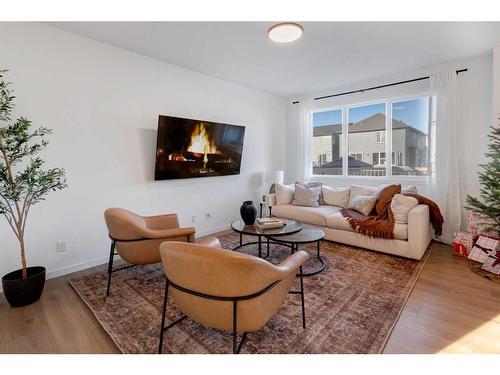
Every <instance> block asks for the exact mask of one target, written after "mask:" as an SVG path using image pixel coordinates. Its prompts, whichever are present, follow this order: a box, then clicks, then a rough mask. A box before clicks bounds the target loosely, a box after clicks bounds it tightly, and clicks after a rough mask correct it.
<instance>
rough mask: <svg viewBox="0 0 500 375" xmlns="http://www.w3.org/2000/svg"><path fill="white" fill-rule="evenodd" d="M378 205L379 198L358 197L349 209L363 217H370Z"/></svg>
mask: <svg viewBox="0 0 500 375" xmlns="http://www.w3.org/2000/svg"><path fill="white" fill-rule="evenodd" d="M375 203H377V197H376V196H374V195H372V196H369V195H357V196H355V197H354V198H353V199H352V200H351V201H350V202H349V206H347V208H349V209H351V210H355V211H358V212H360V213H362V214H363V215H365V216H366V215H369V214H370V212H372V210H373V207H375Z"/></svg>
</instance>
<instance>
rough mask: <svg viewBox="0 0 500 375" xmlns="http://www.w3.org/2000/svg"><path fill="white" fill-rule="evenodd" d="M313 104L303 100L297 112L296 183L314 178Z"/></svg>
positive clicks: (312, 101) (310, 100)
mask: <svg viewBox="0 0 500 375" xmlns="http://www.w3.org/2000/svg"><path fill="white" fill-rule="evenodd" d="M313 103H314V100H313V99H312V98H311V99H301V100H300V102H299V104H297V105H298V106H299V108H298V111H296V112H295V114H296V116H298V118H297V119H296V122H295V123H296V126H297V148H296V150H297V156H296V169H295V179H296V181H308V180H309V179H310V178H311V176H312V141H313V112H312V111H313Z"/></svg>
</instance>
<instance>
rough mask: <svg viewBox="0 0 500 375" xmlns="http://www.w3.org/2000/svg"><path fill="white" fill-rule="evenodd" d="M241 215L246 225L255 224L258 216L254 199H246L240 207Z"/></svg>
mask: <svg viewBox="0 0 500 375" xmlns="http://www.w3.org/2000/svg"><path fill="white" fill-rule="evenodd" d="M240 215H241V218H242V219H243V222H244V223H245V225H253V224H254V223H255V219H256V218H257V207H255V205H254V204H253V201H245V202H243V204H242V205H241V207H240Z"/></svg>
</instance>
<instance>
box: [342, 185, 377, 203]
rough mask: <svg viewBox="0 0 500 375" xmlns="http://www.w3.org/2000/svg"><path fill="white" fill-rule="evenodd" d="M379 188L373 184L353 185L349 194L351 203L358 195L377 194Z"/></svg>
mask: <svg viewBox="0 0 500 375" xmlns="http://www.w3.org/2000/svg"><path fill="white" fill-rule="evenodd" d="M376 190H377V188H375V187H371V186H362V185H351V192H350V194H349V205H350V204H351V203H352V201H353V199H354V198H355V197H357V196H358V195H365V196H367V195H375V191H376Z"/></svg>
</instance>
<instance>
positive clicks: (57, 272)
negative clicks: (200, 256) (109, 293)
mask: <svg viewBox="0 0 500 375" xmlns="http://www.w3.org/2000/svg"><path fill="white" fill-rule="evenodd" d="M227 229H229V225H223V226H220V227H217V228H213V229H207V230H203V231H197V232H196V238H199V237H205V236H209V235H211V234H214V233H217V232H222V231H224V230H227ZM108 259H109V257H108V256H105V257H102V258H96V259H91V260H89V261H86V262H82V263H77V264H72V265H69V266H64V267H60V268H56V269H54V270H50V271H47V280H49V279H54V278H56V277H59V276H64V275H67V274H70V273H73V272H78V271H82V270H85V269H87V268H92V267H95V266H100V265H101V264H105V263H107V262H108ZM0 293H3V288H2V285H0Z"/></svg>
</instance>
